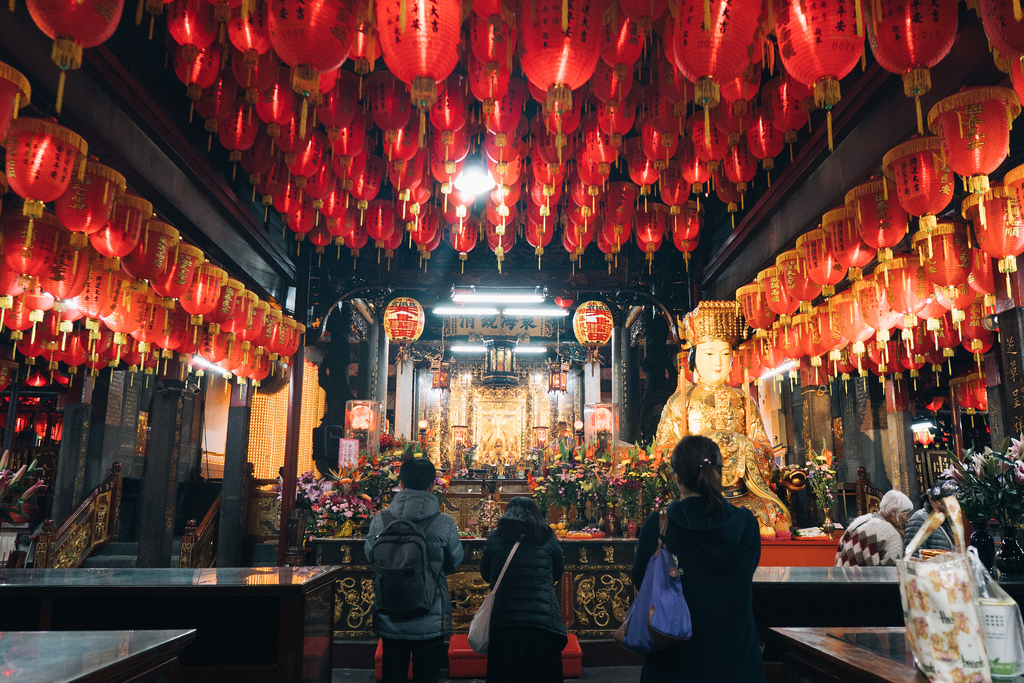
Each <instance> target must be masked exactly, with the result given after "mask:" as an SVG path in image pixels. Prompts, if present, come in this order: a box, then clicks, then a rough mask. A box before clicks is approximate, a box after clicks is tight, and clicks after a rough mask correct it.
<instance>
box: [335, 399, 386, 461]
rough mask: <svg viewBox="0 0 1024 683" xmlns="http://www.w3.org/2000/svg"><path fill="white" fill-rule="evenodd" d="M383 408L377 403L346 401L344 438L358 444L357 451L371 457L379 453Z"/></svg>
mask: <svg viewBox="0 0 1024 683" xmlns="http://www.w3.org/2000/svg"><path fill="white" fill-rule="evenodd" d="M383 424H384V410H383V406H382V405H381V404H380V403H379V402H378V401H348V402H347V403H346V404H345V438H346V439H355V440H356V441H358V442H359V450H360V451H366V453H367V455H369V456H370V457H373V456H375V455H377V453H379V452H380V435H381V428H382V426H383Z"/></svg>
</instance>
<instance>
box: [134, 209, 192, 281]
mask: <svg viewBox="0 0 1024 683" xmlns="http://www.w3.org/2000/svg"><path fill="white" fill-rule="evenodd" d="M179 240H180V238H179V236H178V230H177V229H176V228H174V227H173V226H171V225H168V224H167V223H164V222H163V221H158V220H156V219H154V218H151V219H149V220H148V221H146V222H145V224H144V225H143V227H142V237H141V238H140V239H139V242H138V245H137V246H136V247H135V249H134V250H133V251H132V253H131V254H129V255H128V256H125V257H124V258H122V259H121V267H122V268H123V269H124V272H126V273H128V274H129V275H131V276H132V277H134V278H136V279H139V280H154V279H156V278H158V277H160V276H162V275H163V274H164V273H166V272H167V269H168V268H169V267H170V264H171V262H172V260H173V258H174V254H175V252H176V250H177V248H178V242H179Z"/></svg>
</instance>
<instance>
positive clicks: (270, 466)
mask: <svg viewBox="0 0 1024 683" xmlns="http://www.w3.org/2000/svg"><path fill="white" fill-rule="evenodd" d="M305 363H306V368H305V372H304V373H303V375H302V418H301V425H300V428H299V463H298V471H299V473H302V472H306V471H309V470H312V469H313V427H316V426H317V425H319V424H320V420H321V418H323V416H324V403H325V400H326V394H324V390H323V389H321V388H320V384H319V383H318V381H317V377H318V369H317V367H316V366H315V365H313V364H312V363H310V362H309V361H305ZM288 394H289V388H284V389H282V390H281V391H279V392H277V393H276V394H269V395H268V394H261V393H260V392H259V391H257V392H256V393H255V395H253V398H252V415H251V417H250V422H249V462H251V463H252V464H253V466H254V468H255V472H254V476H255V477H256V478H257V479H276V478H277V475H278V470H279V469H280V468H281V466H282V465H284V450H285V435H286V434H287V431H288Z"/></svg>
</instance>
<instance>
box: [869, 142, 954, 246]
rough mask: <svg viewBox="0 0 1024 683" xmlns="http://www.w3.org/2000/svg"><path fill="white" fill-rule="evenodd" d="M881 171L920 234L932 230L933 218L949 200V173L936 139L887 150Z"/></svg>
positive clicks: (950, 189)
mask: <svg viewBox="0 0 1024 683" xmlns="http://www.w3.org/2000/svg"><path fill="white" fill-rule="evenodd" d="M882 169H883V170H884V171H885V175H886V177H888V178H892V179H893V180H894V181H895V182H896V190H897V191H896V199H897V200H898V201H899V203H900V205H902V206H903V208H904V209H906V211H907V213H909V214H910V215H912V216H918V217H920V224H921V229H922V230H927V229H928V228H933V227H935V222H936V219H935V215H936V214H938V213H941V212H942V211H943V210H945V208H946V207H947V206H949V202H950V200H952V199H953V173H952V171H950V170H949V167H948V166H947V165H946V161H945V158H944V157H943V154H942V140H941V139H940V138H939V137H937V136H934V135H932V136H928V137H923V138H914V139H912V140H909V141H907V142H904V143H903V144H901V145H897V146H895V147H893V148H892V149H891V150H889V151H888V152H887V153H886V155H885V156H884V157H882Z"/></svg>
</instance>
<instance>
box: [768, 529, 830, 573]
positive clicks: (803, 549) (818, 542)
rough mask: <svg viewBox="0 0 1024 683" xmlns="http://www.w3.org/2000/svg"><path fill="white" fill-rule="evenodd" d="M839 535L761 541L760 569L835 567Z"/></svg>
mask: <svg viewBox="0 0 1024 683" xmlns="http://www.w3.org/2000/svg"><path fill="white" fill-rule="evenodd" d="M838 547H839V535H838V534H837V535H836V536H835V537H834V538H829V537H828V536H823V537H822V538H806V539H796V538H794V539H791V540H788V541H766V540H764V539H761V560H760V562H758V563H757V566H759V567H833V566H835V564H836V549H837V548H838Z"/></svg>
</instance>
